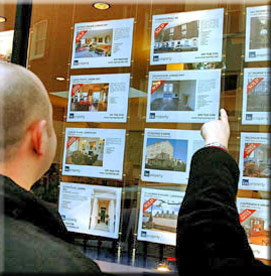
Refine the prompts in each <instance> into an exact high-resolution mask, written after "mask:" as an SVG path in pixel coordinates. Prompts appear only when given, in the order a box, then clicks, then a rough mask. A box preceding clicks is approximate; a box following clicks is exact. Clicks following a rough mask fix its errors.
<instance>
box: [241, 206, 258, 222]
mask: <svg viewBox="0 0 271 276" xmlns="http://www.w3.org/2000/svg"><path fill="white" fill-rule="evenodd" d="M255 212H256V210H253V209H245V210H244V211H243V212H241V213H240V214H239V220H240V223H242V222H244V221H245V220H246V219H247V218H249V217H250V216H251V215H252V214H253V213H255Z"/></svg>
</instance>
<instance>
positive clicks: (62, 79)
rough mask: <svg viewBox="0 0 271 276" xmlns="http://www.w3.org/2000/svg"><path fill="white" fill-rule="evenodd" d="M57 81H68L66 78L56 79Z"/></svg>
mask: <svg viewBox="0 0 271 276" xmlns="http://www.w3.org/2000/svg"><path fill="white" fill-rule="evenodd" d="M56 80H57V81H64V80H66V79H65V78H64V77H56Z"/></svg>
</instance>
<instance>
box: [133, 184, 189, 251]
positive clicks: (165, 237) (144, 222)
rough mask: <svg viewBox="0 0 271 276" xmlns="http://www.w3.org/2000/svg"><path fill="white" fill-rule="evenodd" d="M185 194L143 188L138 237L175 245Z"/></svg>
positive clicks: (142, 239) (143, 239)
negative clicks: (179, 215)
mask: <svg viewBox="0 0 271 276" xmlns="http://www.w3.org/2000/svg"><path fill="white" fill-rule="evenodd" d="M184 194H185V193H184V192H180V191H172V190H159V189H148V188H142V189H141V200H140V213H139V222H138V234H137V239H138V240H141V241H149V242H155V243H161V244H168V245H173V246H175V245H176V228H177V218H178V212H179V209H180V206H181V203H182V201H183V198H184Z"/></svg>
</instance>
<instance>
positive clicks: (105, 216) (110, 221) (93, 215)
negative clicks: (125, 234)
mask: <svg viewBox="0 0 271 276" xmlns="http://www.w3.org/2000/svg"><path fill="white" fill-rule="evenodd" d="M116 205H117V194H116V192H115V191H110V190H97V189H94V190H93V192H92V195H91V205H90V206H91V210H90V218H89V230H99V231H104V232H110V233H114V232H115V227H116Z"/></svg>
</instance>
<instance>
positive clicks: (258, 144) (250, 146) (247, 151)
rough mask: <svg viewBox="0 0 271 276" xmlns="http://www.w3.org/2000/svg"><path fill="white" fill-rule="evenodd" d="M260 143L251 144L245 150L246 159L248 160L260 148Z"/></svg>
mask: <svg viewBox="0 0 271 276" xmlns="http://www.w3.org/2000/svg"><path fill="white" fill-rule="evenodd" d="M260 145H261V144H260V143H250V144H248V145H247V146H246V147H245V149H244V158H247V157H248V156H249V155H250V154H251V153H252V152H253V151H254V150H255V149H256V148H257V147H259V146H260Z"/></svg>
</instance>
